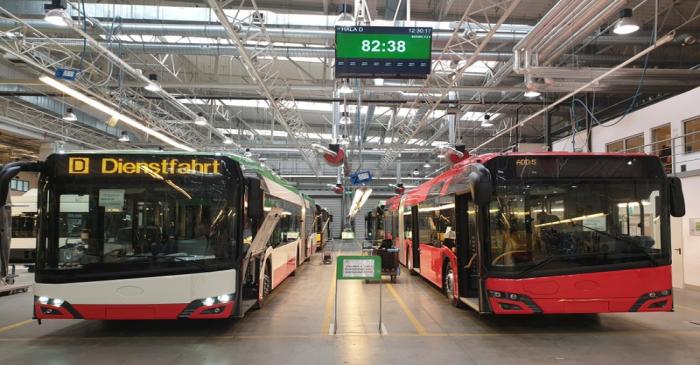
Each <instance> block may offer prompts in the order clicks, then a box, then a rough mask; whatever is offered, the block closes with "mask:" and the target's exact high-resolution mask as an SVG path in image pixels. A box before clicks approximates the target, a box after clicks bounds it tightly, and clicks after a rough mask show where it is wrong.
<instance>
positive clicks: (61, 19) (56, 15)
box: [44, 8, 68, 27]
mask: <svg viewBox="0 0 700 365" xmlns="http://www.w3.org/2000/svg"><path fill="white" fill-rule="evenodd" d="M66 18H68V14H66V10H65V9H61V8H55V9H51V10H49V11H47V12H46V15H44V20H46V22H48V23H51V24H53V25H56V26H59V27H67V26H68V21H67V20H66Z"/></svg>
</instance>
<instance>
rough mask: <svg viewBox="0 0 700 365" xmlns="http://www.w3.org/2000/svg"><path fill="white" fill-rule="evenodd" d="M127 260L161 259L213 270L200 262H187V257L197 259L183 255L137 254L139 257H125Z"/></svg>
mask: <svg viewBox="0 0 700 365" xmlns="http://www.w3.org/2000/svg"><path fill="white" fill-rule="evenodd" d="M124 257H127V258H139V259H149V260H148V261H158V260H160V259H172V260H173V261H180V262H191V263H192V264H194V265H195V266H197V267H199V268H200V269H202V270H205V271H209V270H211V267H209V266H207V265H205V264H203V263H201V262H198V261H199V260H187V259H186V257H195V255H182V256H163V255H151V254H137V255H129V256H124Z"/></svg>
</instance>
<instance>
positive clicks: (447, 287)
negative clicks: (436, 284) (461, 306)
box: [442, 263, 459, 307]
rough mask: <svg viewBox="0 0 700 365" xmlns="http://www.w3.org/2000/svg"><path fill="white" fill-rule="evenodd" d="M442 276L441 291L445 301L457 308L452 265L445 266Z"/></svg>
mask: <svg viewBox="0 0 700 365" xmlns="http://www.w3.org/2000/svg"><path fill="white" fill-rule="evenodd" d="M443 272H444V275H443V277H442V289H443V291H444V292H445V296H446V297H447V299H449V300H450V302H452V305H454V306H455V307H456V306H457V304H458V302H459V300H458V299H457V300H455V294H454V293H455V274H454V272H452V265H450V264H449V263H448V264H447V265H445V270H444V271H443Z"/></svg>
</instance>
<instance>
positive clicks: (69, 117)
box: [63, 108, 78, 122]
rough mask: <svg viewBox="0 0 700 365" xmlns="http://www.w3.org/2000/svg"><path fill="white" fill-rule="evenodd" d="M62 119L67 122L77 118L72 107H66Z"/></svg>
mask: <svg viewBox="0 0 700 365" xmlns="http://www.w3.org/2000/svg"><path fill="white" fill-rule="evenodd" d="M63 120H65V121H67V122H75V121H76V120H78V117H76V116H75V113H73V108H68V109H66V114H64V115H63Z"/></svg>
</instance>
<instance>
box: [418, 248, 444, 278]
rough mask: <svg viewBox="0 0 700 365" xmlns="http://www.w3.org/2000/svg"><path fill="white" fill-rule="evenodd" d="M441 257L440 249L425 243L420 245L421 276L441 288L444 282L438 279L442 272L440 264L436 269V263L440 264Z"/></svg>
mask: <svg viewBox="0 0 700 365" xmlns="http://www.w3.org/2000/svg"><path fill="white" fill-rule="evenodd" d="M441 257H442V256H441V255H440V249H439V248H437V247H433V246H431V245H427V244H425V243H421V244H420V274H421V276H422V277H424V278H426V279H428V281H430V282H432V283H433V284H435V285H437V286H440V287H442V282H441V281H440V278H439V277H438V276H439V275H440V271H441V269H440V264H438V265H437V267H436V265H435V263H436V262H438V261H439V260H440V258H441Z"/></svg>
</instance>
